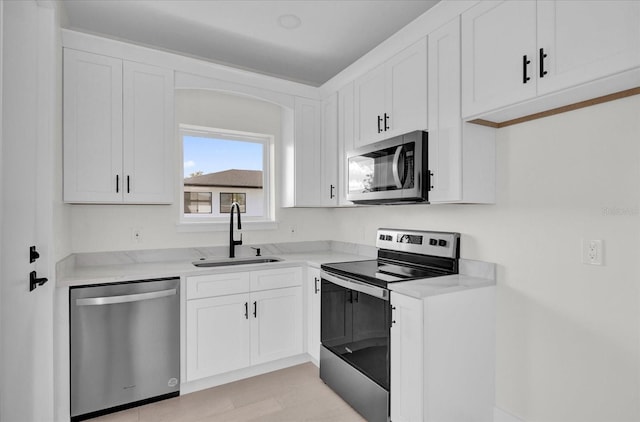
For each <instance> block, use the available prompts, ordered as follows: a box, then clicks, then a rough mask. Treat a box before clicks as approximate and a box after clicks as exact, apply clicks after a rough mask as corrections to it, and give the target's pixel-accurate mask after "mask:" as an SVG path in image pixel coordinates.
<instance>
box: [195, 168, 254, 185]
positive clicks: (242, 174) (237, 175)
mask: <svg viewBox="0 0 640 422" xmlns="http://www.w3.org/2000/svg"><path fill="white" fill-rule="evenodd" d="M184 185H185V186H221V187H238V188H258V189H262V171H260V170H235V169H232V170H224V171H219V172H217V173H208V174H203V175H200V176H193V177H187V178H185V179H184Z"/></svg>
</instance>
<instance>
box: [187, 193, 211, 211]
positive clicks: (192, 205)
mask: <svg viewBox="0 0 640 422" xmlns="http://www.w3.org/2000/svg"><path fill="white" fill-rule="evenodd" d="M211 197H212V195H211V192H185V193H184V213H185V214H211V211H212V207H211Z"/></svg>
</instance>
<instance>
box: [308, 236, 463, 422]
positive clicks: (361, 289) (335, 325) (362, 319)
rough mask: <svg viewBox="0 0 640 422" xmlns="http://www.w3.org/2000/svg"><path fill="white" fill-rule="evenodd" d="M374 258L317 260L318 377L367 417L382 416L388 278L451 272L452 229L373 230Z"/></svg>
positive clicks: (385, 409)
mask: <svg viewBox="0 0 640 422" xmlns="http://www.w3.org/2000/svg"><path fill="white" fill-rule="evenodd" d="M376 246H377V247H378V257H377V259H371V260H363V261H350V262H339V263H330V264H324V265H322V266H321V269H322V273H321V275H322V282H321V290H320V296H321V306H320V321H321V327H320V338H321V347H320V378H322V380H323V381H324V382H325V383H326V384H327V385H328V386H329V387H331V388H332V389H333V390H334V391H335V392H336V393H338V395H340V396H341V397H342V398H343V399H344V400H345V401H346V402H348V403H349V404H350V405H351V406H352V407H353V408H354V409H356V410H357V411H358V412H359V413H360V414H362V415H363V416H364V417H365V418H366V419H367V420H368V421H370V422H376V421H380V422H386V421H387V420H388V418H389V415H390V414H389V394H390V392H389V384H390V383H389V376H390V370H389V363H390V359H389V346H390V344H389V337H390V328H391V323H392V321H391V304H390V302H389V289H388V286H389V284H390V283H397V282H402V281H409V280H417V279H425V278H432V277H440V276H446V275H451V274H457V273H458V260H459V258H460V234H459V233H448V232H435V231H418V230H398V229H384V228H383V229H378V232H377V238H376Z"/></svg>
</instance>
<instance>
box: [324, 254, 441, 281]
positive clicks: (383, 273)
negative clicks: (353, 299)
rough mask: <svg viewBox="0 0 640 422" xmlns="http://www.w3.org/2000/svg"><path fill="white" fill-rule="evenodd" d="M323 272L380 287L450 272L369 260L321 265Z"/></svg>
mask: <svg viewBox="0 0 640 422" xmlns="http://www.w3.org/2000/svg"><path fill="white" fill-rule="evenodd" d="M321 268H322V269H323V270H324V271H327V272H330V273H334V274H338V275H342V276H345V277H349V278H352V279H355V280H359V281H363V282H365V283H369V284H374V285H376V286H380V287H387V284H388V283H395V282H398V281H409V280H417V279H421V278H431V277H440V276H443V275H449V274H451V272H447V271H444V270H439V269H434V268H420V267H415V266H409V265H403V264H401V263H390V262H386V261H381V260H376V259H371V260H368V261H349V262H337V263H332V264H323V265H322V266H321Z"/></svg>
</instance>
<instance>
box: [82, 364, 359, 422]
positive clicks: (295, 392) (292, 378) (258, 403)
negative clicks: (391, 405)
mask: <svg viewBox="0 0 640 422" xmlns="http://www.w3.org/2000/svg"><path fill="white" fill-rule="evenodd" d="M205 421H224V422H234V421H237V422H241V421H242V422H245V421H261V422H262V421H264V422H270V421H273V422H287V421H291V422H294V421H336V422H362V421H364V419H363V418H362V417H361V416H360V415H359V414H358V413H357V412H356V411H355V410H353V409H352V408H351V407H349V405H348V404H346V403H345V402H344V401H343V400H342V399H341V398H340V397H338V396H337V395H336V394H335V393H334V392H333V391H331V389H330V388H329V387H327V386H326V385H325V384H324V383H323V382H322V380H320V378H319V376H318V368H317V367H316V366H315V365H313V364H312V363H305V364H302V365H297V366H293V367H291V368H286V369H282V370H280V371H275V372H271V373H268V374H264V375H259V376H257V377H253V378H248V379H245V380H241V381H236V382H233V383H229V384H225V385H221V386H219V387H215V388H210V389H207V390H202V391H197V392H195V393H191V394H185V395H184V396H180V397H176V398H173V399H168V400H164V401H161V402H157V403H152V404H148V405H145V406H140V407H137V408H134V409H129V410H124V411H122V412H118V413H113V414H111V415H105V416H102V417H99V418H95V419H91V422H205Z"/></svg>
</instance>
